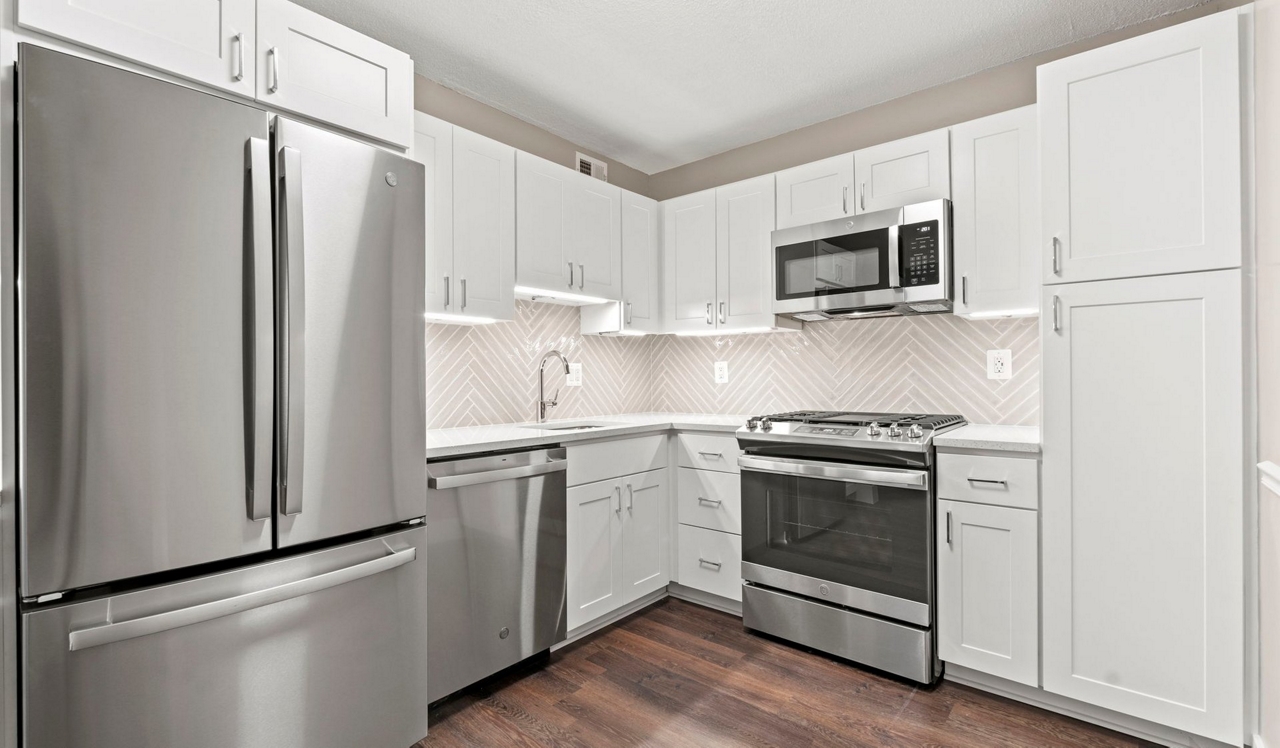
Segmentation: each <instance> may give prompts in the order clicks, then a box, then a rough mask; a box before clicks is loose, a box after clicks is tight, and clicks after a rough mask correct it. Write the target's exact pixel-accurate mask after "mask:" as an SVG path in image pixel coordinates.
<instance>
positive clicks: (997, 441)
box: [933, 423, 1040, 454]
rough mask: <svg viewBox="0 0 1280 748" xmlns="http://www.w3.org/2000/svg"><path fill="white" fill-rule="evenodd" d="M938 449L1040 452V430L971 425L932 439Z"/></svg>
mask: <svg viewBox="0 0 1280 748" xmlns="http://www.w3.org/2000/svg"><path fill="white" fill-rule="evenodd" d="M933 445H934V446H935V447H939V448H946V447H957V448H960V449H991V450H996V451H1000V452H1029V453H1031V454H1039V452H1040V429H1038V428H1036V427H1035V426H995V425H992V424H986V423H971V424H969V425H967V426H961V427H960V428H958V429H955V430H954V431H948V432H947V433H945V434H942V435H940V436H935V437H933Z"/></svg>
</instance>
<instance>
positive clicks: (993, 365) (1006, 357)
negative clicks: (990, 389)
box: [987, 349, 1013, 379]
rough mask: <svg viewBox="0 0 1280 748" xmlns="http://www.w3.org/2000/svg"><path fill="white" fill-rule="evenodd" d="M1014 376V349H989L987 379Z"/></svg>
mask: <svg viewBox="0 0 1280 748" xmlns="http://www.w3.org/2000/svg"><path fill="white" fill-rule="evenodd" d="M1012 376H1013V351H1011V350H1008V349H1005V350H999V351H987V379H1009V378H1010V377H1012Z"/></svg>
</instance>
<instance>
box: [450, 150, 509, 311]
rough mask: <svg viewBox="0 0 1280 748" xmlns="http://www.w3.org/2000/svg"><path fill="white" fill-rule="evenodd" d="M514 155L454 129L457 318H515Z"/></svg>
mask: <svg viewBox="0 0 1280 748" xmlns="http://www.w3.org/2000/svg"><path fill="white" fill-rule="evenodd" d="M515 220H516V152H515V149H514V148H512V147H511V146H509V145H503V144H502V143H499V142H498V141H496V140H490V139H489V138H486V137H484V136H481V135H476V134H475V133H473V132H469V131H467V130H463V129H462V128H460V127H456V128H454V130H453V269H454V272H455V273H456V274H457V276H458V278H457V281H456V282H455V285H454V292H455V293H456V294H457V299H458V302H457V305H456V306H455V305H453V303H452V301H451V302H450V310H451V311H452V310H457V313H458V314H467V315H472V316H477V317H490V318H493V319H514V318H515V304H516V302H515V261H516V226H515Z"/></svg>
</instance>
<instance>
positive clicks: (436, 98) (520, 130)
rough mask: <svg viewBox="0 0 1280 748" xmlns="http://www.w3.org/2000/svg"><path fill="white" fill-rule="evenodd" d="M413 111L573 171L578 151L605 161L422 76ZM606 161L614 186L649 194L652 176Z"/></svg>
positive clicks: (417, 77) (416, 85)
mask: <svg viewBox="0 0 1280 748" xmlns="http://www.w3.org/2000/svg"><path fill="white" fill-rule="evenodd" d="M413 108H414V109H417V110H418V111H420V112H426V113H427V114H430V115H431V116H433V117H439V118H440V119H442V120H444V121H445V122H452V123H453V124H455V125H457V126H459V127H464V128H466V129H468V130H470V131H472V132H478V133H480V134H481V135H484V136H485V137H489V138H493V139H494V140H497V141H500V142H503V143H506V144H507V145H510V146H514V147H516V148H518V149H520V150H522V151H526V152H528V153H532V154H533V155H535V156H541V157H542V158H545V159H547V160H548V161H555V162H556V163H559V164H564V165H565V166H568V167H570V168H572V167H573V166H574V163H575V158H576V157H575V155H574V154H575V153H576V152H578V151H581V152H583V153H585V154H587V155H588V156H592V157H594V158H603V157H602V156H601V155H600V154H598V153H595V152H593V151H589V150H587V149H585V148H582V147H580V146H577V145H574V144H573V143H570V142H569V141H567V140H565V139H564V138H562V137H560V136H558V135H552V134H551V133H549V132H547V131H546V130H543V129H542V128H541V127H538V126H537V125H532V124H529V123H528V122H525V121H524V120H522V119H519V118H517V117H513V116H511V115H510V114H507V113H506V112H502V111H499V110H497V109H494V108H493V107H491V106H489V105H488V104H482V103H480V102H479V101H476V100H475V99H472V98H470V97H468V96H465V95H463V94H460V93H458V92H457V91H454V90H453V89H451V88H445V87H444V86H442V85H440V84H439V83H436V82H435V81H431V80H428V79H426V78H424V77H422V76H421V75H414V76H413ZM603 160H604V161H606V162H607V163H608V164H609V181H610V182H611V183H613V184H616V185H618V186H619V187H622V188H623V189H627V190H631V191H632V192H638V193H640V194H641V195H647V194H649V175H647V174H645V173H644V172H641V171H637V170H635V169H632V168H631V167H630V166H627V165H625V164H620V163H618V162H617V161H614V160H613V159H610V158H604V159H603Z"/></svg>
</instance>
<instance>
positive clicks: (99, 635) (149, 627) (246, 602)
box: [68, 548, 418, 652]
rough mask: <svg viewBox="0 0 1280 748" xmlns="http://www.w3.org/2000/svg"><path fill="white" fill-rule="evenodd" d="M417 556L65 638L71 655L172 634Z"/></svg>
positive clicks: (404, 554)
mask: <svg viewBox="0 0 1280 748" xmlns="http://www.w3.org/2000/svg"><path fill="white" fill-rule="evenodd" d="M388 550H390V549H388ZM417 557H418V550H417V549H416V548H405V549H404V550H401V551H392V552H391V553H388V554H387V555H385V556H379V557H378V558H375V559H373V560H372V561H364V562H361V563H358V564H355V565H353V566H347V567H344V568H341V569H336V570H334V571H330V572H326V573H324V574H319V575H317V576H314V577H307V578H305V579H299V580H297V581H293V582H286V583H285V584H282V585H279V586H277V587H268V588H266V589H264V590H255V591H254V592H246V593H245V594H243V595H236V596H234V597H226V598H223V599H221V600H214V601H213V602H208V603H201V604H199V605H192V606H191V607H188V608H178V609H177V610H167V611H165V612H163V613H156V614H155V615H150V616H144V617H142V618H134V619H132V620H128V621H120V622H118V623H104V624H99V625H97V626H89V627H87V628H82V629H75V630H73V631H72V632H71V633H70V635H69V637H68V638H69V640H70V642H69V646H70V649H71V651H72V652H76V651H79V650H82V649H89V648H90V647H100V646H102V645H104V644H114V643H116V642H122V641H128V640H129V639H137V638H138V637H142V636H150V635H151V634H158V633H160V632H162V631H171V630H173V629H176V628H181V627H183V626H190V625H192V624H195V623H204V622H205V621H212V620H213V619H215V618H222V617H223V616H229V615H234V614H236V613H243V612H245V611H246V610H253V609H254V608H262V607H265V606H267V605H272V604H274V603H280V602H284V601H285V600H292V599H294V598H295V597H302V596H304V595H311V594H315V593H316V592H321V591H323V590H327V589H330V588H332V587H337V586H338V585H340V584H346V583H348V582H354V581H356V580H357V579H364V578H365V577H371V576H373V575H374V574H378V573H380V572H384V571H390V570H391V569H395V568H398V567H401V566H404V565H405V564H407V563H409V562H410V561H413V560H415V559H416V558H417Z"/></svg>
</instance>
